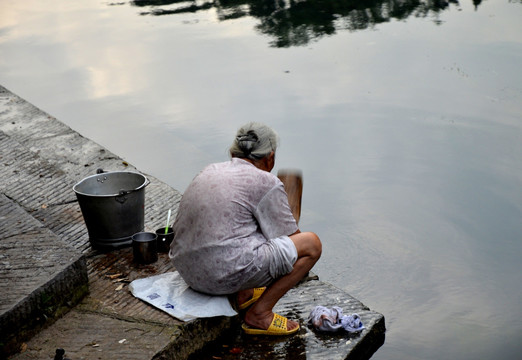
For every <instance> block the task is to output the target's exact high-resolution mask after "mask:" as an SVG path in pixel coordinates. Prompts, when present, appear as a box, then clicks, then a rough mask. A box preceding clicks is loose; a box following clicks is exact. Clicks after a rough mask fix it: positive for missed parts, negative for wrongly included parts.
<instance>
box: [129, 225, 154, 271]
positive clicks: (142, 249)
mask: <svg viewBox="0 0 522 360" xmlns="http://www.w3.org/2000/svg"><path fill="white" fill-rule="evenodd" d="M157 238H158V237H157V235H156V234H155V233H152V232H139V233H137V234H134V235H132V251H133V255H134V261H135V262H137V263H138V264H152V263H153V262H156V261H157V260H158V242H157Z"/></svg>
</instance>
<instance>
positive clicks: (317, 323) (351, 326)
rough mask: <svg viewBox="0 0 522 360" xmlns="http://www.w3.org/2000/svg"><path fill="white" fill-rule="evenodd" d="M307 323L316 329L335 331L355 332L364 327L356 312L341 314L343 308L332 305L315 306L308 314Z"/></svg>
mask: <svg viewBox="0 0 522 360" xmlns="http://www.w3.org/2000/svg"><path fill="white" fill-rule="evenodd" d="M308 324H309V325H312V326H313V327H314V328H315V329H316V330H320V331H329V332H335V331H338V330H339V329H344V330H346V331H349V332H357V331H361V330H363V329H364V325H363V323H362V322H361V318H360V317H359V315H358V314H352V315H343V309H341V308H340V307H338V306H333V307H332V308H331V309H329V308H327V307H325V306H316V307H315V308H314V309H313V310H312V311H311V312H310V315H309V316H308Z"/></svg>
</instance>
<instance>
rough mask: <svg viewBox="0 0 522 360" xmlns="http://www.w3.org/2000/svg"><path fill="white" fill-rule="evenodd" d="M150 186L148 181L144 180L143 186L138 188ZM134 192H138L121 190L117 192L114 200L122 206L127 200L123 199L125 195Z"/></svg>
mask: <svg viewBox="0 0 522 360" xmlns="http://www.w3.org/2000/svg"><path fill="white" fill-rule="evenodd" d="M149 184H150V180H149V179H147V178H145V184H144V185H143V186H140V188H142V187H145V186H147V185H149ZM134 191H138V189H131V190H123V189H121V190H120V191H119V192H118V195H116V197H115V198H114V199H115V200H116V201H117V202H119V203H121V204H123V203H124V202H125V201H126V200H127V198H126V197H125V195H129V194H130V193H132V192H134Z"/></svg>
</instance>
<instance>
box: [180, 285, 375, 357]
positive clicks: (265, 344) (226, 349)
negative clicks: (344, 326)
mask: <svg viewBox="0 0 522 360" xmlns="http://www.w3.org/2000/svg"><path fill="white" fill-rule="evenodd" d="M317 305H322V306H326V307H332V306H339V307H341V308H342V309H343V312H344V314H347V315H348V314H352V313H357V314H359V315H360V316H361V319H362V322H363V324H364V326H365V329H364V330H363V331H361V332H359V333H349V332H347V331H344V330H341V331H339V332H336V333H323V332H317V331H315V330H314V329H312V328H311V327H309V326H308V325H307V320H308V315H309V314H310V311H312V309H313V308H314V307H315V306H317ZM274 311H275V312H277V313H279V314H281V315H283V316H286V317H288V318H290V319H293V320H295V319H297V320H298V321H299V323H300V325H301V329H300V331H299V333H298V334H296V335H293V336H292V335H291V336H287V337H270V336H251V335H246V334H244V333H243V332H242V331H241V329H240V328H241V326H240V324H237V325H236V326H234V327H233V328H232V329H231V330H230V331H228V332H227V333H226V334H224V336H223V337H222V338H220V340H219V341H216V342H213V343H212V344H210V345H208V346H207V347H206V348H204V349H203V350H201V351H199V352H197V353H195V354H193V356H192V357H191V358H190V359H191V360H199V359H201V360H206V359H209V360H210V359H226V360H232V359H329V360H330V359H331V360H336V359H368V358H370V357H371V356H372V355H373V353H374V352H375V351H376V350H377V349H378V348H379V347H380V346H381V345H382V344H383V343H384V333H385V324H384V316H383V315H381V314H379V313H377V312H374V311H371V310H370V309H368V308H367V307H366V306H365V305H364V304H362V303H361V302H360V301H358V300H357V299H355V298H353V297H351V296H350V295H348V294H346V293H345V292H344V291H342V290H340V289H338V288H336V287H334V286H332V285H330V284H327V283H324V282H321V281H318V280H309V281H306V282H303V283H301V284H300V285H299V286H297V287H296V288H294V289H292V290H291V291H290V292H289V293H288V294H286V295H285V296H284V297H283V298H282V299H281V300H280V301H279V303H278V304H277V305H276V307H275V308H274Z"/></svg>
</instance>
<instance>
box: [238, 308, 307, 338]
mask: <svg viewBox="0 0 522 360" xmlns="http://www.w3.org/2000/svg"><path fill="white" fill-rule="evenodd" d="M287 322H288V319H287V318H285V317H284V316H281V315H279V314H275V313H274V318H273V319H272V323H271V324H270V326H269V327H268V329H266V330H263V329H255V328H251V327H249V326H248V325H247V324H243V325H242V326H241V328H242V329H243V331H244V332H245V334H248V335H291V334H295V333H296V332H298V331H299V328H300V326H299V325H298V326H297V327H296V328H295V329H292V330H288V327H287Z"/></svg>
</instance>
